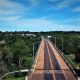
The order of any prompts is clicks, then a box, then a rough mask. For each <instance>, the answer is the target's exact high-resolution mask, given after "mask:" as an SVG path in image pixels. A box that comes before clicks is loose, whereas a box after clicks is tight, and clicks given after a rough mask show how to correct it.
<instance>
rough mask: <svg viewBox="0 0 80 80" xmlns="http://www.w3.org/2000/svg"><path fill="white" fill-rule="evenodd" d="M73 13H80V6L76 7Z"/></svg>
mask: <svg viewBox="0 0 80 80" xmlns="http://www.w3.org/2000/svg"><path fill="white" fill-rule="evenodd" d="M72 11H73V12H80V6H79V7H76V8H74V9H73V10H72Z"/></svg>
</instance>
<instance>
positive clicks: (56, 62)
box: [29, 39, 76, 80]
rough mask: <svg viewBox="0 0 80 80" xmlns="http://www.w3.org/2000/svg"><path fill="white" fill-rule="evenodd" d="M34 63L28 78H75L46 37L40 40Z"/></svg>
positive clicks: (46, 79) (49, 79) (70, 79)
mask: <svg viewBox="0 0 80 80" xmlns="http://www.w3.org/2000/svg"><path fill="white" fill-rule="evenodd" d="M35 65H36V66H35V67H34V69H35V70H34V72H33V73H31V74H30V75H29V80H76V78H75V76H74V75H73V73H72V72H71V70H70V68H69V67H68V65H67V64H66V62H65V61H64V59H63V58H62V57H61V55H60V54H59V53H58V51H57V50H56V49H55V47H54V46H53V45H52V43H51V42H50V41H49V40H47V39H43V40H42V42H41V45H40V48H39V55H38V59H37V62H36V63H35Z"/></svg>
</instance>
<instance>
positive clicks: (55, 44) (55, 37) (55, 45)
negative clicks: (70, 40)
mask: <svg viewBox="0 0 80 80" xmlns="http://www.w3.org/2000/svg"><path fill="white" fill-rule="evenodd" d="M51 37H53V38H54V39H55V47H56V37H55V36H50V37H49V36H48V38H51Z"/></svg>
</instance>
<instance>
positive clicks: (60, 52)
mask: <svg viewBox="0 0 80 80" xmlns="http://www.w3.org/2000/svg"><path fill="white" fill-rule="evenodd" d="M48 40H49V39H48ZM49 41H50V40H49ZM50 42H51V44H52V45H53V46H54V48H55V49H56V50H57V51H58V53H59V54H60V55H61V57H62V58H63V59H64V61H65V62H66V64H67V65H68V67H69V68H70V70H71V71H72V73H73V75H74V76H75V77H76V79H78V77H77V74H76V72H75V71H74V69H73V67H75V66H74V65H73V64H72V63H71V62H70V61H69V60H68V59H67V58H66V57H65V55H64V53H63V52H62V51H61V50H60V49H59V48H58V47H57V46H55V45H54V44H53V42H52V41H50ZM70 64H72V65H73V67H72V66H71V65H70Z"/></svg>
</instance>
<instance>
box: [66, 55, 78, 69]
mask: <svg viewBox="0 0 80 80" xmlns="http://www.w3.org/2000/svg"><path fill="white" fill-rule="evenodd" d="M65 58H66V59H67V61H68V63H69V64H70V65H71V66H72V67H73V68H74V67H76V64H77V62H76V61H75V55H74V54H71V55H65Z"/></svg>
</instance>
